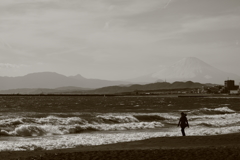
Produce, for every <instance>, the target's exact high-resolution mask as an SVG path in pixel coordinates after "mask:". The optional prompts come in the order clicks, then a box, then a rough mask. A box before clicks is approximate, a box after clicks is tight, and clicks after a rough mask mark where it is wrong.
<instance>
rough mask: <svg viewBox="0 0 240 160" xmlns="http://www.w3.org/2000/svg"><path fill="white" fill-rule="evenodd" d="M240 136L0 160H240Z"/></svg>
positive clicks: (11, 155) (6, 154)
mask: <svg viewBox="0 0 240 160" xmlns="http://www.w3.org/2000/svg"><path fill="white" fill-rule="evenodd" d="M239 142H240V134H227V135H216V136H186V137H162V138H152V139H148V140H142V141H135V142H125V143H118V144H110V145H101V146H85V147H77V148H70V149H61V150H50V151H30V152H28V151H24V152H23V151H21V152H1V153H0V159H1V160H9V159H12V160H13V159H18V160H25V159H26V160H30V159H35V160H40V159H41V160H45V159H46V160H50V159H51V160H55V159H56V160H60V159H61V160H77V159H84V160H85V159H98V160H99V159H101V160H106V159H119V160H120V159H124V160H127V159H129V160H130V159H135V160H136V159H148V160H149V159H185V160H186V159H189V160H190V159H195V160H196V159H209V160H213V159H234V160H235V159H240V152H239V151H240V143H239Z"/></svg>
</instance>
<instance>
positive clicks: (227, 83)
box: [224, 80, 237, 90]
mask: <svg viewBox="0 0 240 160" xmlns="http://www.w3.org/2000/svg"><path fill="white" fill-rule="evenodd" d="M224 86H225V88H226V89H227V90H235V89H237V88H236V86H235V84H234V80H227V81H225V82H224Z"/></svg>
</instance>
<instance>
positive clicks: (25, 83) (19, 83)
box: [0, 72, 129, 90]
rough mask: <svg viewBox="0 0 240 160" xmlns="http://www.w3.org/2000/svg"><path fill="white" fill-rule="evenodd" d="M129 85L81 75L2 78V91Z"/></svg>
mask: <svg viewBox="0 0 240 160" xmlns="http://www.w3.org/2000/svg"><path fill="white" fill-rule="evenodd" d="M123 84H129V83H128V82H122V81H108V80H99V79H87V78H84V77H82V76H80V75H76V76H70V77H67V76H64V75H61V74H58V73H54V72H40V73H31V74H28V75H25V76H21V77H0V90H9V89H18V88H27V89H32V88H48V89H54V88H59V87H65V86H74V87H82V88H100V87H105V86H113V85H123Z"/></svg>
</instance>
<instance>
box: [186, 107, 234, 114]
mask: <svg viewBox="0 0 240 160" xmlns="http://www.w3.org/2000/svg"><path fill="white" fill-rule="evenodd" d="M189 113H190V114H193V115H200V114H208V115H213V114H229V113H235V111H234V110H232V109H230V108H228V107H220V108H214V109H211V108H201V109H198V110H193V111H190V112H189Z"/></svg>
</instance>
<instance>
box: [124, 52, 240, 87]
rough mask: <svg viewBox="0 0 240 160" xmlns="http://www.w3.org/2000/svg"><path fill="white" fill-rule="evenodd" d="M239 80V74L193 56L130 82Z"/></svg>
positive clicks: (221, 81)
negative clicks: (218, 67)
mask: <svg viewBox="0 0 240 160" xmlns="http://www.w3.org/2000/svg"><path fill="white" fill-rule="evenodd" d="M228 78H230V79H232V80H235V81H236V82H237V83H238V82H240V76H238V75H235V74H233V73H227V72H224V71H221V70H219V69H217V68H215V67H213V66H211V65H209V64H207V63H205V62H203V61H202V60H200V59H198V58H195V57H188V58H183V59H181V60H180V61H178V62H176V63H175V64H173V65H170V66H167V67H164V68H161V69H159V71H157V72H154V73H151V74H148V75H145V76H142V77H138V78H135V79H131V80H128V81H131V82H145V83H149V82H156V81H165V80H166V81H168V82H175V81H193V82H200V83H215V84H223V83H224V81H225V80H226V79H228Z"/></svg>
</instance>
